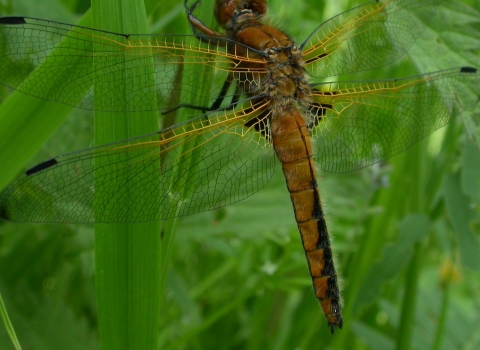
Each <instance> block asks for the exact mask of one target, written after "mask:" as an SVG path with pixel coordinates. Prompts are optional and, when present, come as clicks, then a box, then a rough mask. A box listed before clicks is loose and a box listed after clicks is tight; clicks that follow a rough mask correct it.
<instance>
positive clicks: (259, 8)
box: [214, 0, 268, 29]
mask: <svg viewBox="0 0 480 350" xmlns="http://www.w3.org/2000/svg"><path fill="white" fill-rule="evenodd" d="M267 8H268V5H267V0H217V1H216V2H215V11H214V12H215V18H216V20H217V22H218V24H220V26H221V27H222V28H224V29H225V28H229V27H232V26H233V23H232V20H234V19H235V18H237V17H238V16H240V15H243V14H247V13H250V14H252V15H254V16H255V17H257V18H258V17H261V16H263V15H264V14H265V13H267Z"/></svg>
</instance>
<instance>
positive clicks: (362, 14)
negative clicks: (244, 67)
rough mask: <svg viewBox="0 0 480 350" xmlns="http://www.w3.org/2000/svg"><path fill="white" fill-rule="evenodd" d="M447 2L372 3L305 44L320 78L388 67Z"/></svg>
mask: <svg viewBox="0 0 480 350" xmlns="http://www.w3.org/2000/svg"><path fill="white" fill-rule="evenodd" d="M442 1H443V0H386V1H372V2H369V3H367V4H364V5H361V6H358V7H356V8H354V9H351V10H349V11H346V12H344V13H342V14H340V15H338V16H335V17H333V18H331V19H329V20H328V21H326V22H324V23H323V24H321V25H320V26H319V27H318V28H317V29H315V31H314V32H313V33H312V34H311V35H310V36H309V38H308V39H307V40H306V41H305V43H304V44H302V45H305V46H304V49H303V53H304V58H305V63H306V68H307V69H308V71H309V72H310V73H311V74H312V76H315V77H328V76H332V75H339V74H347V73H354V72H360V71H365V70H369V69H374V68H379V67H383V66H385V65H387V64H390V63H392V62H394V61H395V60H397V59H399V58H400V57H402V56H403V55H405V54H406V53H407V51H408V50H409V49H410V47H411V46H412V45H413V43H414V42H415V41H416V40H417V38H418V37H419V36H420V35H421V34H422V33H423V31H424V29H425V25H426V23H428V22H429V21H431V19H432V18H433V17H434V16H435V13H436V10H437V7H438V6H439V5H440V4H441V3H442Z"/></svg>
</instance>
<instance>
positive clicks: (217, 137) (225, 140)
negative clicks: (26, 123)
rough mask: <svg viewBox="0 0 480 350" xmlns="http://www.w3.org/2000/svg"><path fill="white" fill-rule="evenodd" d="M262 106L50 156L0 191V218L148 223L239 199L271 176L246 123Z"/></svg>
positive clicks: (270, 160) (264, 146)
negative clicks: (57, 155) (54, 156)
mask: <svg viewBox="0 0 480 350" xmlns="http://www.w3.org/2000/svg"><path fill="white" fill-rule="evenodd" d="M265 110H266V104H265V103H263V102H258V103H257V104H256V105H254V104H252V105H251V107H250V108H245V109H244V110H243V111H246V112H217V113H211V114H209V116H208V118H206V116H205V115H204V116H200V117H198V118H195V119H193V120H191V121H189V122H188V123H185V124H182V125H178V126H176V127H174V128H168V129H164V130H162V131H160V132H157V133H153V134H150V135H145V136H141V137H138V138H134V139H130V140H125V141H120V142H116V143H113V144H109V145H104V146H99V147H95V148H90V149H86V150H83V151H79V152H75V153H71V154H67V155H64V156H59V157H57V158H54V159H50V160H49V161H46V162H43V163H41V164H39V165H37V166H36V167H34V168H31V169H30V170H28V171H27V172H26V173H25V174H23V175H21V176H20V177H18V178H17V179H16V180H15V181H14V182H13V183H11V184H10V185H9V186H8V187H7V188H6V190H5V191H4V192H2V193H1V194H0V216H1V217H3V218H5V219H8V220H11V221H17V222H23V221H29V222H66V223H93V222H96V223H108V222H145V221H152V220H165V219H169V218H172V217H176V216H183V215H189V214H193V213H198V212H201V211H205V210H211V209H215V208H219V207H221V206H224V205H228V204H231V203H234V202H237V201H240V200H242V199H244V198H246V197H248V196H250V195H252V194H253V193H255V192H257V191H258V190H259V189H261V188H262V187H263V186H264V185H265V184H266V183H267V182H268V181H269V180H270V178H271V176H272V174H273V170H274V164H275V157H274V152H273V150H272V147H271V145H270V143H269V142H268V141H267V138H265V137H263V136H262V135H261V134H260V133H259V132H257V131H255V127H254V126H251V127H248V128H246V127H245V126H244V124H245V122H246V121H248V120H250V119H252V118H255V117H256V116H258V115H265ZM256 123H266V117H265V118H262V120H258V121H256ZM261 129H263V130H268V128H267V127H263V128H261ZM146 170H149V171H146ZM96 203H102V204H101V206H99V205H97V204H96ZM117 206H119V207H120V208H117Z"/></svg>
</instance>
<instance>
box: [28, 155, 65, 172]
mask: <svg viewBox="0 0 480 350" xmlns="http://www.w3.org/2000/svg"><path fill="white" fill-rule="evenodd" d="M57 164H58V162H57V160H56V159H55V158H52V159H49V160H46V161H44V162H42V163H40V164H37V165H35V166H34V167H32V168H30V169H28V170H27V171H26V172H25V175H27V176H31V175H34V174H36V173H39V172H40V171H42V170H45V169H48V168H51V167H52V166H54V165H57Z"/></svg>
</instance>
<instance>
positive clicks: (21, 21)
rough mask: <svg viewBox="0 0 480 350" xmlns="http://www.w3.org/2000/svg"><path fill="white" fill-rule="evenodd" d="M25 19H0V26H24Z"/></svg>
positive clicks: (16, 17)
mask: <svg viewBox="0 0 480 350" xmlns="http://www.w3.org/2000/svg"><path fill="white" fill-rule="evenodd" d="M25 23H27V22H26V21H25V17H18V16H15V17H0V24H25Z"/></svg>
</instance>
